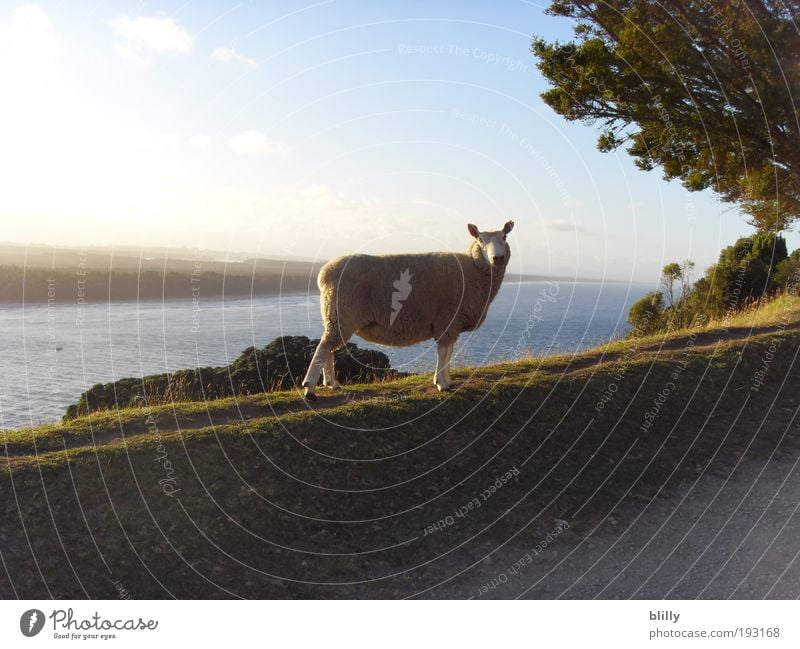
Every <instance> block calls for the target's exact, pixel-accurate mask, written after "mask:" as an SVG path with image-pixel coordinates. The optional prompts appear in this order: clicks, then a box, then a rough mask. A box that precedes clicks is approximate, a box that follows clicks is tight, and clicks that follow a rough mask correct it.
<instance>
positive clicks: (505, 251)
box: [467, 221, 514, 268]
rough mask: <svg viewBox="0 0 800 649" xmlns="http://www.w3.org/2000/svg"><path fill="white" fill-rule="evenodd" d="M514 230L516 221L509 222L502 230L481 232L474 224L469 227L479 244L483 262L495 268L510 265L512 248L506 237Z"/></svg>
mask: <svg viewBox="0 0 800 649" xmlns="http://www.w3.org/2000/svg"><path fill="white" fill-rule="evenodd" d="M513 228H514V221H509V222H508V223H506V224H505V225H504V226H503V229H502V230H491V231H488V232H481V231H480V230H478V228H477V227H476V226H474V225H472V223H469V224H468V225H467V230H469V233H470V234H471V235H472V237H473V238H474V239H475V241H477V242H478V246H479V247H480V249H481V254H482V255H483V260H484V261H485V262H486V263H487V264H488V265H489V266H494V267H495V268H501V267H503V266H505V265H506V264H507V263H508V260H509V258H510V257H511V248H510V247H509V245H508V243H507V242H506V235H508V233H509V232H511V230H512V229H513Z"/></svg>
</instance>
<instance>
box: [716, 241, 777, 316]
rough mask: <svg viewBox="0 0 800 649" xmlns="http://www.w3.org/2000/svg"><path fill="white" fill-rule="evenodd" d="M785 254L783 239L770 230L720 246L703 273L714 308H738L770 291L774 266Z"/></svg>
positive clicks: (774, 285)
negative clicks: (723, 246)
mask: <svg viewBox="0 0 800 649" xmlns="http://www.w3.org/2000/svg"><path fill="white" fill-rule="evenodd" d="M787 256H788V255H787V251H786V240H785V239H784V238H783V237H782V236H780V235H776V234H775V233H774V232H756V233H755V234H753V235H751V236H749V237H741V238H740V239H737V241H736V243H734V244H733V245H732V246H728V247H727V248H724V249H723V250H722V252H720V254H719V261H718V262H717V263H716V264H715V265H714V266H712V267H711V268H709V270H708V271H707V273H706V277H707V278H708V280H709V284H710V286H711V291H712V295H713V302H714V303H715V306H716V308H717V310H723V311H731V312H732V311H738V310H739V309H741V308H743V307H744V306H746V305H747V304H748V303H749V302H751V301H752V300H754V299H757V298H759V297H761V296H762V295H771V294H772V293H774V292H775V290H776V289H777V288H778V285H777V283H776V280H775V277H776V269H777V267H779V266H780V265H781V262H783V261H784V260H785V259H786V258H787Z"/></svg>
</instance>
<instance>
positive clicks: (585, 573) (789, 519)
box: [429, 452, 800, 599]
mask: <svg viewBox="0 0 800 649" xmlns="http://www.w3.org/2000/svg"><path fill="white" fill-rule="evenodd" d="M575 528H576V526H575V525H574V524H573V525H572V526H570V527H569V528H565V527H564V525H563V524H562V523H559V522H557V521H552V524H551V526H550V528H549V529H548V528H547V527H546V526H540V527H538V528H537V529H535V530H526V532H525V533H524V538H523V535H522V534H521V535H520V536H518V537H517V538H516V539H515V540H514V541H513V542H512V543H509V544H508V545H506V546H505V547H503V548H502V549H500V550H499V551H497V552H495V553H494V554H493V555H492V557H491V558H490V559H487V560H485V561H484V562H483V563H481V564H479V565H478V566H476V567H475V568H473V569H472V570H470V571H469V572H467V573H465V574H464V575H461V576H459V577H457V578H456V579H453V580H451V581H449V582H447V583H446V584H443V585H442V586H440V587H439V588H437V589H436V590H435V591H433V592H431V593H430V594H429V596H433V597H475V598H481V599H483V598H505V599H507V598H516V597H522V598H546V599H555V598H576V599H591V598H601V599H627V598H639V599H661V598H679V599H695V598H709V599H725V598H733V599H761V598H780V599H795V598H798V597H800V558H799V556H800V452H798V454H797V457H796V458H795V459H792V458H789V459H788V461H787V459H786V458H784V459H783V460H782V461H776V460H772V461H770V462H768V463H764V462H763V461H756V460H750V461H743V462H742V463H741V464H740V465H739V466H738V468H737V469H736V471H735V472H734V473H733V475H731V476H730V478H729V479H727V476H716V475H712V474H709V473H706V474H704V475H703V476H701V477H699V478H698V479H697V480H695V481H685V482H682V483H680V484H679V485H678V486H677V488H675V489H673V490H671V493H670V495H669V496H668V497H664V498H657V499H655V500H654V501H653V502H652V503H649V504H648V503H647V502H628V503H625V504H623V505H621V506H620V507H619V508H618V509H617V510H616V511H615V513H614V515H613V516H611V517H608V518H607V519H606V520H605V521H604V522H603V524H602V525H601V526H600V527H599V528H598V529H596V530H594V532H592V533H589V534H586V536H585V537H584V536H582V535H581V534H579V533H578V532H576V531H575ZM559 530H561V531H559ZM548 534H549V535H550V538H551V539H552V540H551V541H549V542H548V541H547V535H548ZM543 545H546V547H542V546H543ZM537 546H538V548H539V552H538V554H534V552H532V549H534V548H536V547H537ZM491 549H493V548H490V547H488V546H487V547H486V548H485V552H483V553H482V554H483V555H485V554H488V552H489V551H491ZM476 554H477V553H476ZM478 556H481V555H478ZM521 564H522V565H521Z"/></svg>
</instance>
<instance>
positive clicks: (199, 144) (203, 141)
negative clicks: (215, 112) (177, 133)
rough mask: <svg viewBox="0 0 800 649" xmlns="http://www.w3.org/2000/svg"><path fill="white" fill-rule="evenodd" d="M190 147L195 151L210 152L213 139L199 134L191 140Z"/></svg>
mask: <svg viewBox="0 0 800 649" xmlns="http://www.w3.org/2000/svg"><path fill="white" fill-rule="evenodd" d="M189 146H190V147H192V148H193V149H194V150H195V151H208V150H209V149H210V148H211V138H210V137H208V135H203V134H202V133H197V134H196V135H192V137H190V138H189Z"/></svg>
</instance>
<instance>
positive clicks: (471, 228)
mask: <svg viewBox="0 0 800 649" xmlns="http://www.w3.org/2000/svg"><path fill="white" fill-rule="evenodd" d="M467 230H469V233H470V234H471V235H472V236H473V237H475V238H476V239H477V238H478V235H479V233H478V227H477V226H475V225H473V224H472V223H467Z"/></svg>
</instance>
